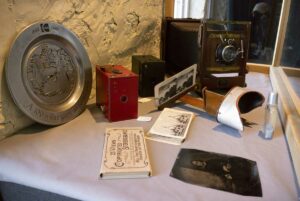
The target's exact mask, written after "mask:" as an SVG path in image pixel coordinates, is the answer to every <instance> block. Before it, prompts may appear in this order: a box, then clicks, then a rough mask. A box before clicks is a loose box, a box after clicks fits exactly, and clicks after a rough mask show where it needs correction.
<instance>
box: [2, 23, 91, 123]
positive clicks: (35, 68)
mask: <svg viewBox="0 0 300 201" xmlns="http://www.w3.org/2000/svg"><path fill="white" fill-rule="evenodd" d="M5 70H6V79H7V84H8V88H9V90H10V92H11V94H12V97H13V99H14V101H15V103H16V104H17V106H18V107H19V108H20V109H21V110H22V111H23V112H24V113H25V114H26V115H27V116H28V117H30V118H31V119H33V120H35V121H37V122H39V123H42V124H46V125H59V124H63V123H66V122H68V121H70V120H72V119H73V118H75V117H76V116H78V115H79V114H80V113H81V112H82V111H83V110H84V109H85V105H86V103H87V101H88V98H89V95H90V92H91V86H92V67H91V63H90V60H89V57H88V55H87V53H86V51H85V49H84V47H83V45H82V44H81V42H80V40H79V39H78V38H77V37H76V35H75V34H74V33H72V32H71V31H69V30H68V29H66V28H65V27H63V26H62V25H60V24H57V23H53V22H39V23H35V24H32V25H30V26H29V27H27V28H25V29H24V30H23V31H22V32H21V33H20V34H19V35H18V36H17V38H16V40H15V41H14V43H13V45H12V47H11V49H10V53H9V55H8V58H7V62H6V67H5Z"/></svg>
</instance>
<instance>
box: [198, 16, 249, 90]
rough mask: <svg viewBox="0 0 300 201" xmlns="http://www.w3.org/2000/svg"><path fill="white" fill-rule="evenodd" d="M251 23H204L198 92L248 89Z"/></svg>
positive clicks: (201, 31)
mask: <svg viewBox="0 0 300 201" xmlns="http://www.w3.org/2000/svg"><path fill="white" fill-rule="evenodd" d="M250 27H251V23H250V22H229V21H225V22H224V21H201V23H200V27H199V31H198V46H199V61H198V69H197V72H198V76H197V85H198V87H197V91H198V92H199V93H201V91H202V89H203V88H204V87H206V88H207V89H211V90H227V89H231V88H232V87H234V86H241V87H244V86H246V83H245V75H246V73H247V70H246V62H247V59H248V49H249V38H250Z"/></svg>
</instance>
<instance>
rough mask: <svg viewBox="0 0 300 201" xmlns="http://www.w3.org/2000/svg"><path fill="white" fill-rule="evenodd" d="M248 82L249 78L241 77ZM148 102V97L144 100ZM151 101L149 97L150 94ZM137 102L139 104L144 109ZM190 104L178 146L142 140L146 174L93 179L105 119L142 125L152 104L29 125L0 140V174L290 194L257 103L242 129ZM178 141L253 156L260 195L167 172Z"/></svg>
mask: <svg viewBox="0 0 300 201" xmlns="http://www.w3.org/2000/svg"><path fill="white" fill-rule="evenodd" d="M248 77H250V78H251V80H249V79H248V80H247V82H248V86H249V87H250V88H252V89H255V90H260V91H261V92H262V93H263V94H264V95H267V93H268V91H270V83H269V80H268V77H267V76H266V75H262V74H258V73H250V75H248ZM249 82H250V83H249ZM146 104H150V103H146ZM152 104H153V102H152ZM145 106H146V105H143V110H140V112H147V111H146V110H145ZM181 108H184V109H189V110H191V111H194V112H196V115H197V116H196V118H195V119H194V121H193V122H192V124H191V128H190V132H189V134H188V137H187V140H186V141H185V142H184V143H183V144H182V145H181V146H175V145H169V144H164V143H159V142H155V141H150V140H147V146H148V151H149V156H150V161H151V165H152V168H153V176H152V177H151V178H147V179H120V180H99V179H98V175H99V170H100V162H101V157H102V147H103V142H104V130H105V128H106V127H112V126H114V127H116V126H126V127H128V126H142V127H143V128H144V129H145V131H148V130H149V129H150V127H151V126H152V124H153V123H154V121H155V120H156V118H157V117H158V115H159V112H152V113H149V114H147V116H151V117H153V119H152V121H151V122H138V121H136V120H127V121H120V122H116V123H109V122H107V120H105V119H104V117H103V115H102V114H101V112H100V111H99V110H98V109H97V108H96V107H95V106H93V105H92V106H90V107H89V109H87V110H86V111H85V112H84V113H83V114H82V115H80V116H79V117H78V118H76V119H75V120H73V121H72V122H69V123H67V124H65V125H62V126H58V127H52V128H46V127H44V126H39V125H35V126H33V127H31V128H29V129H26V130H24V131H22V132H20V133H19V134H18V135H15V136H12V137H10V138H7V139H5V140H3V141H0V180H2V181H9V182H15V183H18V184H22V185H27V186H31V187H35V188H39V189H42V190H46V191H50V192H54V193H58V194H62V195H66V196H69V197H73V198H77V199H80V200H91V201H94V200H95V201H98V200H99V201H100V200H110V201H114V200H128V201H129V200H130V201H132V200H151V201H155V200H163V201H168V200H172V201H174V200H178V201H179V200H189V201H193V200H195V201H202V200H205V201H209V200H212V201H215V200H225V201H226V200H228V201H233V200H239V201H243V200H268V201H270V200H272V201H275V200H278V201H283V200H284V201H290V200H297V189H296V184H295V177H294V173H293V169H292V164H291V160H290V157H289V153H288V147H287V144H286V141H285V137H284V135H283V132H282V129H281V126H280V124H278V127H277V128H276V132H275V135H274V138H273V139H272V140H263V139H262V138H260V137H259V136H258V133H259V130H260V129H261V128H262V122H263V116H264V115H263V107H261V108H257V109H255V110H253V111H252V112H251V113H249V114H247V115H243V117H244V118H246V119H247V120H248V121H250V122H254V123H256V125H252V128H249V127H245V130H244V132H242V133H239V132H238V131H236V130H234V129H232V128H229V127H226V126H224V125H220V124H219V123H217V122H216V121H215V119H214V118H212V117H210V116H209V115H207V114H206V113H204V112H201V111H199V110H195V109H193V108H190V107H187V106H182V107H181ZM180 148H193V149H200V150H204V151H212V152H218V153H223V154H230V155H235V156H240V157H244V158H247V159H250V160H254V161H256V162H257V165H258V170H259V175H260V179H261V183H262V191H263V197H262V198H261V197H247V196H241V195H237V194H233V193H228V192H223V191H219V190H215V189H210V188H205V187H200V186H196V185H192V184H187V183H184V182H181V181H179V180H176V179H174V178H172V177H170V176H169V174H170V171H171V168H172V166H173V163H174V162H175V159H176V156H177V154H178V152H179V150H180Z"/></svg>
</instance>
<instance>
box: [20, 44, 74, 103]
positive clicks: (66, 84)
mask: <svg viewBox="0 0 300 201" xmlns="http://www.w3.org/2000/svg"><path fill="white" fill-rule="evenodd" d="M55 43H56V42H55V41H51V40H49V41H43V42H42V43H41V44H38V45H35V47H34V48H33V50H32V51H31V52H30V53H29V55H28V59H27V61H26V64H25V65H24V66H25V72H24V74H23V75H24V81H25V84H26V87H27V88H29V90H28V91H30V92H32V96H33V97H34V98H35V99H36V100H37V101H38V102H41V103H44V104H59V103H62V102H64V101H66V100H67V99H68V98H69V97H70V96H71V95H72V93H73V92H74V90H75V87H76V82H77V70H76V66H75V64H74V62H73V59H72V56H71V55H70V53H69V52H68V50H67V49H64V48H63V47H61V45H59V44H55Z"/></svg>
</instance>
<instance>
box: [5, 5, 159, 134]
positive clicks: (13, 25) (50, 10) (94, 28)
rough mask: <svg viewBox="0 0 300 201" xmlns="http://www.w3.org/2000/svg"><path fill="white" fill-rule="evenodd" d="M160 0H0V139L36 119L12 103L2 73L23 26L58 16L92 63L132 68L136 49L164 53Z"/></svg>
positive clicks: (138, 51)
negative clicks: (77, 39)
mask: <svg viewBox="0 0 300 201" xmlns="http://www.w3.org/2000/svg"><path fill="white" fill-rule="evenodd" d="M162 4H163V1H162V0H113V1H112V0H1V3H0V24H1V32H0V41H1V43H0V44H1V45H0V79H1V80H0V84H1V86H0V89H1V94H0V139H1V138H3V137H5V136H7V135H10V134H11V133H13V132H15V131H17V130H19V129H21V128H24V127H26V126H28V125H30V124H32V121H31V120H30V119H29V118H27V117H26V116H25V115H24V114H23V113H22V112H21V111H20V110H19V109H18V108H17V107H16V105H15V104H14V103H13V101H12V99H11V96H10V94H9V91H8V89H7V86H6V81H5V76H4V74H3V71H4V62H5V59H6V55H7V54H8V51H9V48H10V46H11V43H12V42H13V40H14V38H15V37H16V36H17V34H18V33H19V32H20V31H21V30H22V29H24V28H25V27H26V26H28V25H30V24H31V23H33V22H37V21H44V20H47V21H54V22H58V23H60V24H63V25H64V26H65V27H66V28H68V29H70V30H71V31H73V32H74V33H76V34H77V36H78V37H79V38H80V40H81V42H82V43H83V44H84V46H85V48H86V50H87V52H88V54H89V57H90V60H91V63H92V65H93V67H94V66H95V64H100V65H104V64H122V65H124V66H125V67H127V68H129V69H130V68H131V56H132V55H133V54H151V55H154V56H159V54H160V29H161V19H162V13H163V12H162V10H163V5H162ZM93 77H95V75H94V76H93ZM94 95H95V89H94V87H93V90H92V94H91V97H93V96H94ZM1 136H2V137H1Z"/></svg>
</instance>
